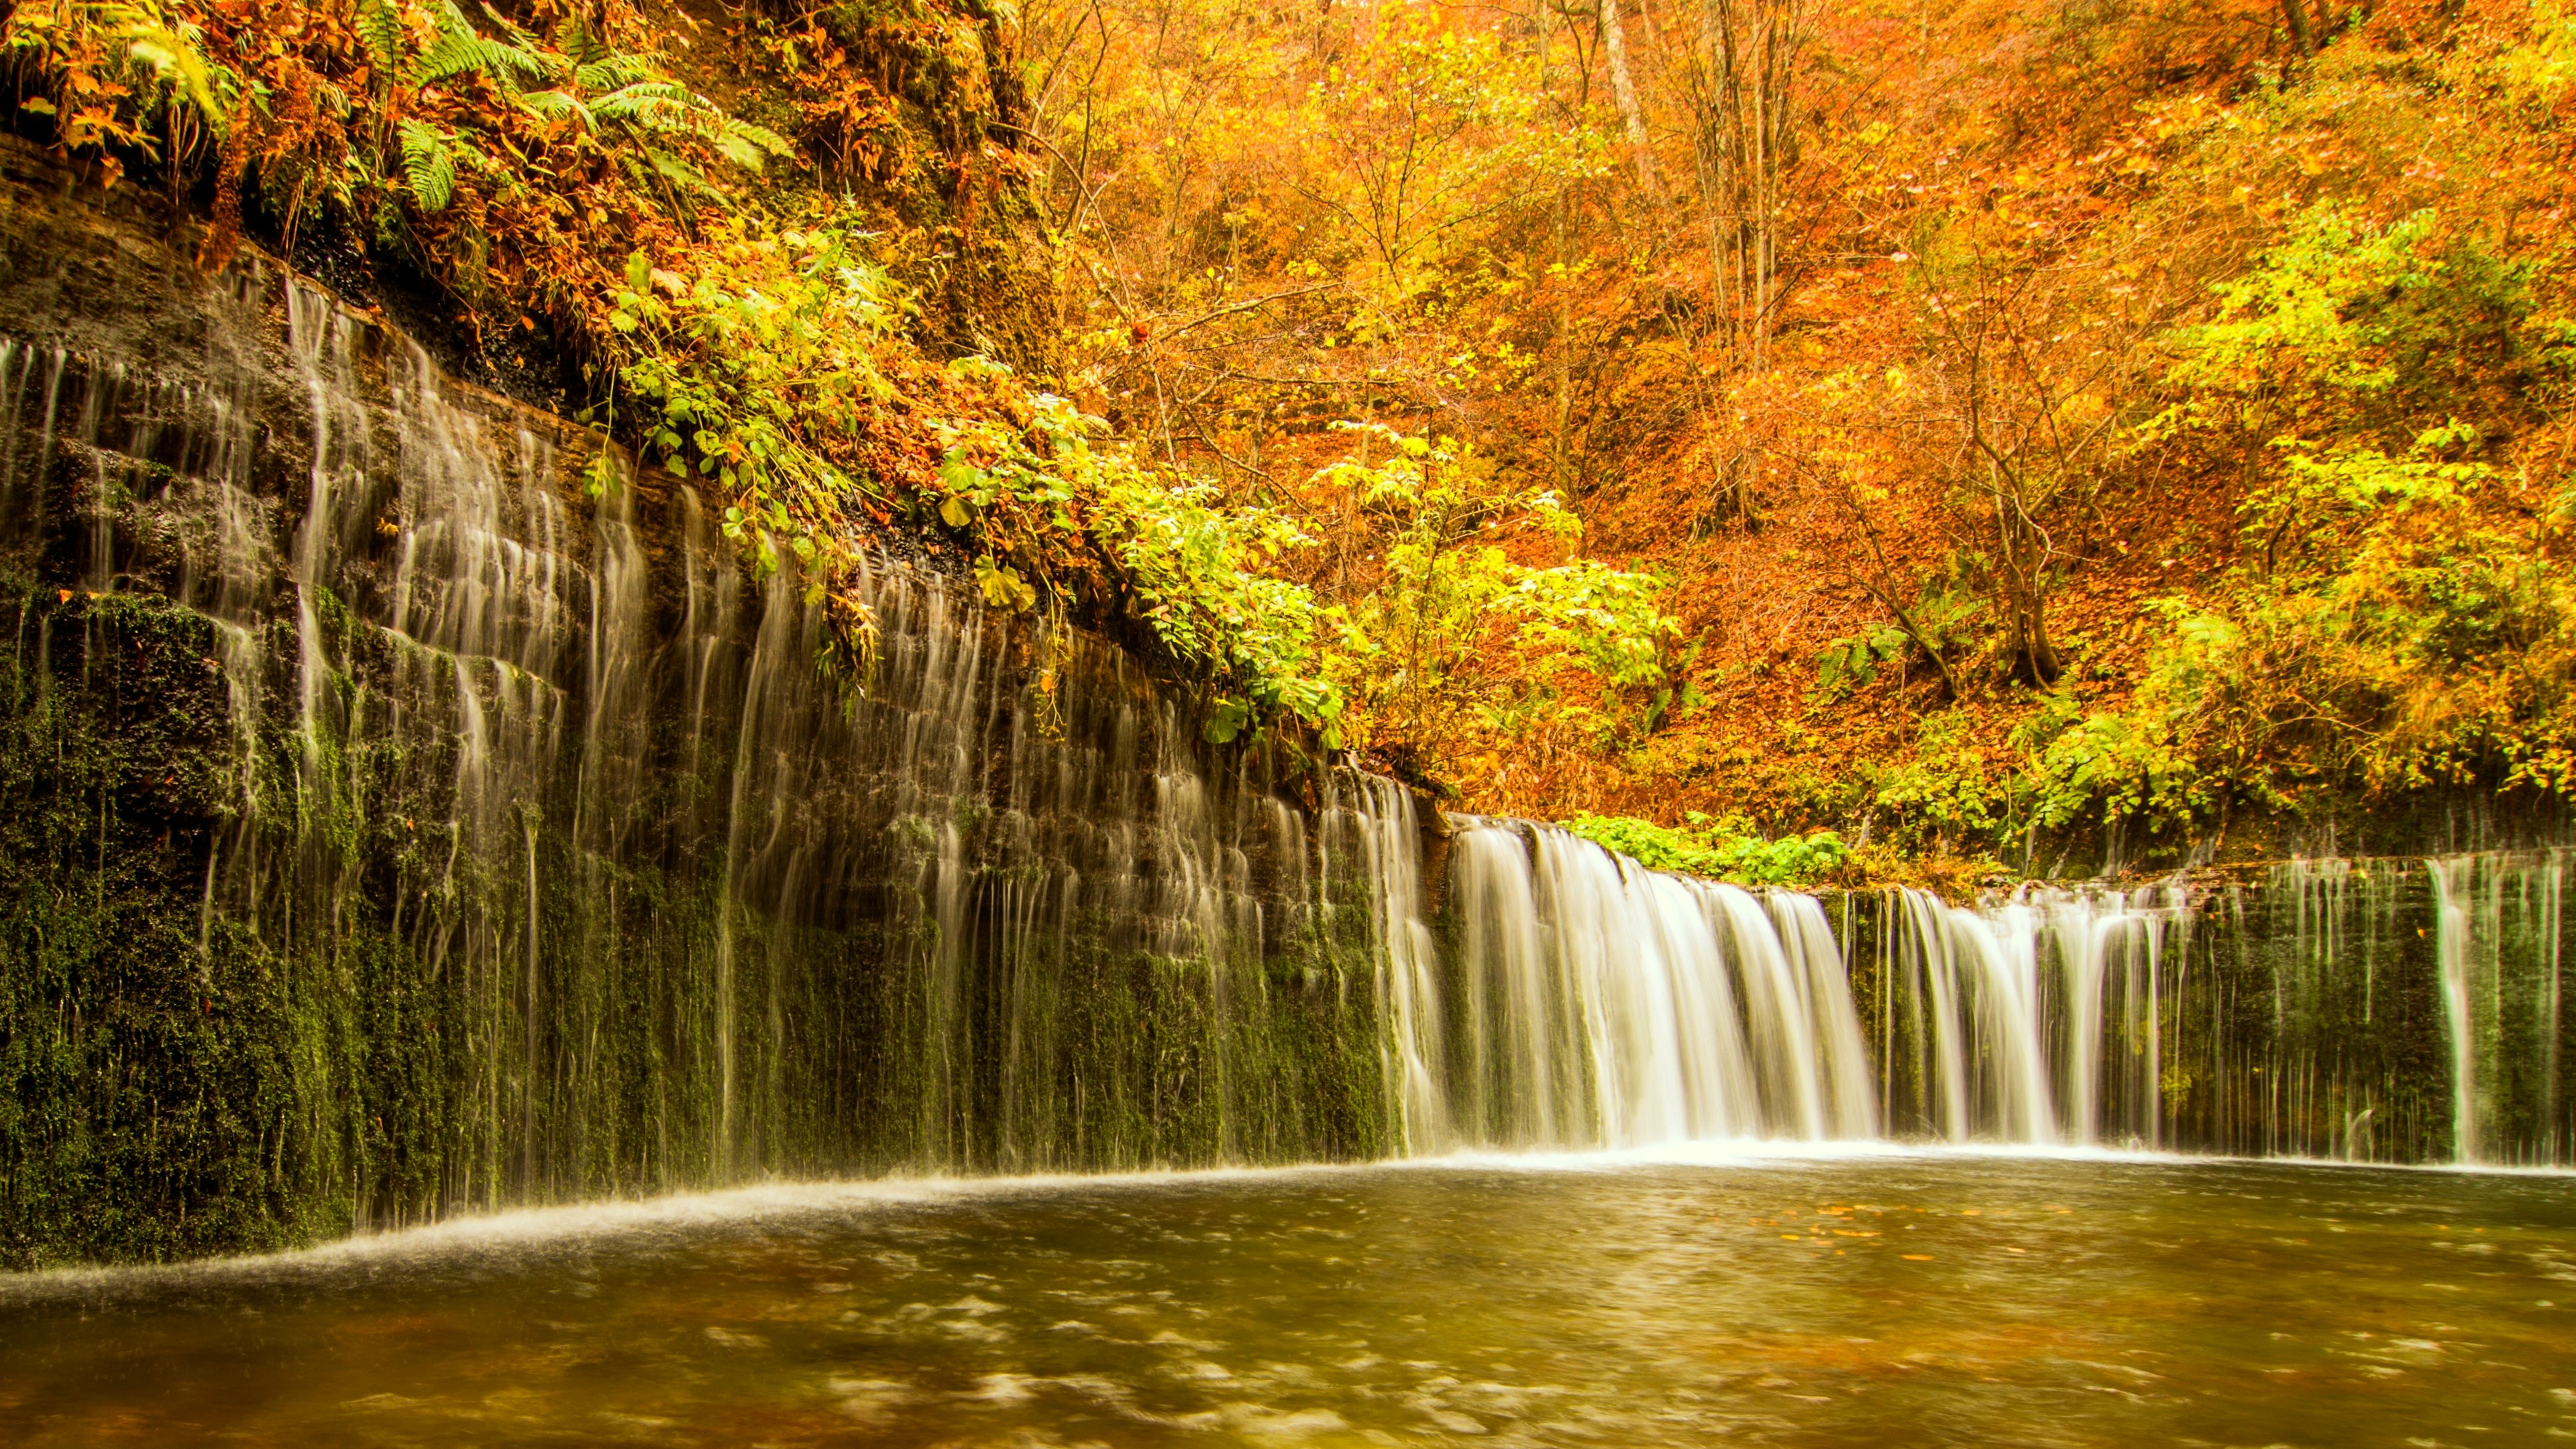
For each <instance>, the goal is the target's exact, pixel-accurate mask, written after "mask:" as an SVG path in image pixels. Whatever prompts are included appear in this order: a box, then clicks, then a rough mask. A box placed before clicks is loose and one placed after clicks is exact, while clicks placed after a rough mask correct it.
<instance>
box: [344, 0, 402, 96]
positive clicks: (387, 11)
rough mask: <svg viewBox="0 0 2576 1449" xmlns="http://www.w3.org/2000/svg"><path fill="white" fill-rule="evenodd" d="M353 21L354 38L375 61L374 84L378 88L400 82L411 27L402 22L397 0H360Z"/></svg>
mask: <svg viewBox="0 0 2576 1449" xmlns="http://www.w3.org/2000/svg"><path fill="white" fill-rule="evenodd" d="M357 24H358V38H359V40H361V41H363V42H364V43H365V44H366V47H367V58H368V59H369V60H371V61H373V62H374V64H375V70H376V84H377V85H378V86H379V87H382V88H390V87H392V86H395V85H398V84H401V83H402V82H403V80H404V68H405V67H406V66H407V65H408V64H409V63H410V60H411V27H409V26H407V25H405V24H404V23H403V13H402V6H401V4H400V3H399V0H361V3H360V4H359V6H358V15H357Z"/></svg>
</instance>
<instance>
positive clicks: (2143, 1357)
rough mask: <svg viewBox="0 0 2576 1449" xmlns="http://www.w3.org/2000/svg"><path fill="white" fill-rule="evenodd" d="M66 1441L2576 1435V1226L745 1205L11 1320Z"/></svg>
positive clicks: (2409, 1200)
mask: <svg viewBox="0 0 2576 1449" xmlns="http://www.w3.org/2000/svg"><path fill="white" fill-rule="evenodd" d="M0 1423H5V1424H7V1425H8V1426H9V1429H8V1437H10V1438H12V1439H13V1440H15V1441H17V1442H26V1443H35V1444H74V1443H80V1444H93V1443H115V1442H134V1443H150V1444H155V1445H175V1444H195V1443H211V1442H243V1441H249V1442H269V1443H276V1442H290V1441H296V1442H310V1443H324V1442H327V1443H336V1444H361V1445H375V1444H382V1445H397V1444H399V1445H448V1444H497V1445H515V1444H573V1443H582V1444H594V1443H601V1444H638V1445H651V1444H701V1443H721V1444H777V1445H806V1444H867V1445H911V1444H920V1445H947V1444H956V1445H964V1444H976V1445H982V1444H1007V1445H1024V1446H1048V1445H1087V1444H1098V1445H1112V1446H1122V1449H1123V1446H1153V1445H1228V1444H1247V1445H1252V1444H1308V1445H1359V1444H1381V1445H1383V1444H1397V1445H1408V1444H1432V1443H1445V1442H1453V1441H1454V1442H1476V1443H1491V1444H1526V1445H1550V1446H1559V1445H1573V1444H1599V1445H1615V1446H1641V1445H1700V1444H1712V1443H1749V1444H1785V1445H1829V1444H1830V1445H1840V1444H1854V1443H1956V1444H1991V1443H2010V1444H2068V1445H2074V1444H2132V1443H2134V1444H2150V1443H2152V1444H2168V1443H2180V1442H2202V1443H2213V1444H2245V1445H2269V1444H2295V1445H2320V1446H2322V1445H2370V1444H2389V1445H2400V1444H2413V1445H2422V1444H2429V1443H2444V1444H2505V1443H2536V1442H2542V1441H2545V1440H2549V1439H2553V1438H2571V1437H2576V1182H2571V1180H2570V1179H2569V1178H2567V1177H2564V1176H2554V1175H2546V1174H2512V1173H2465V1172H2448V1171H2417V1170H2398V1169H2386V1168H2362V1167H2344V1166H2328V1165H2312V1164H2293V1163H2279V1162H2237V1161H2208V1160H2200V1161H2195V1160H2187V1159H2170V1158H2167V1159H2155V1158H2118V1157H2110V1156H2066V1155H2060V1156H2047V1155H2029V1154H2021V1155H1978V1154H1973V1153H1962V1152H1940V1153H1928V1152H1927V1153H1906V1152H1902V1151H1894V1150H1884V1151H1873V1152H1865V1153H1860V1154H1853V1155H1828V1154H1819V1155H1814V1156H1803V1157H1802V1156H1794V1155H1792V1156H1745V1157H1733V1158H1729V1157H1725V1156H1723V1155H1717V1154H1713V1155H1711V1156H1709V1157H1706V1158H1698V1159H1673V1158H1664V1159H1659V1160H1646V1159H1638V1158H1617V1157H1568V1158H1555V1159H1535V1160H1496V1159H1488V1160H1453V1161H1445V1162H1436V1163H1423V1164H1411V1165H1403V1166H1384V1167H1359V1168H1308V1169H1290V1170H1280V1171H1261V1172H1239V1173H1235V1172H1217V1173H1205V1174H1185V1175H1174V1176H1161V1177H1131V1178H1091V1179H1080V1178H1072V1179H1051V1180H1019V1181H1008V1180H1004V1181H992V1182H982V1183H976V1182H960V1183H928V1184H854V1185H846V1186H832V1185H825V1186H810V1187H806V1186H800V1187H776V1188H764V1189H752V1190H746V1191H742V1192H736V1193H728V1194H719V1195H715V1196H709V1197H699V1198H682V1199H672V1200H667V1201H662V1202H652V1203H640V1204H627V1205H613V1206H604V1207H592V1208H571V1209H562V1210H552V1211H539V1212H529V1213H521V1214H515V1215H510V1216H506V1217H501V1218H494V1219H486V1220H481V1221H471V1222H463V1223H456V1224H450V1225H447V1226H443V1227H439V1228H434V1229H429V1230H424V1231H420V1232H415V1233H409V1234H400V1235H392V1236H387V1237H381V1238H375V1239H367V1240H361V1241H358V1242H353V1243H348V1244H343V1245H339V1246H337V1247H333V1248H327V1249H322V1250H319V1251H316V1252H311V1253H305V1254H297V1255H289V1256H285V1257H278V1258H268V1259H251V1260H236V1261H230V1262H218V1263H213V1264H201V1265H196V1266H191V1267H180V1268H161V1269H141V1270H132V1269H127V1270H109V1271H99V1272H84V1273H58V1274H46V1275H35V1276H27V1277H18V1278H0Z"/></svg>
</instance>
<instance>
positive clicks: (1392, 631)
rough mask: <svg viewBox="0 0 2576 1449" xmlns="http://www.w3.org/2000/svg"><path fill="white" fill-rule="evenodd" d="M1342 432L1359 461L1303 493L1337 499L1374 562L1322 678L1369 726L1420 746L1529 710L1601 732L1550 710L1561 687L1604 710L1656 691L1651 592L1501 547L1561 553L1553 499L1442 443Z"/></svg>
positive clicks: (1586, 565) (1659, 672)
mask: <svg viewBox="0 0 2576 1449" xmlns="http://www.w3.org/2000/svg"><path fill="white" fill-rule="evenodd" d="M1342 426H1343V427H1344V429H1345V430H1347V431H1351V432H1355V433H1358V434H1360V436H1361V437H1362V439H1363V440H1364V441H1363V444H1362V456H1361V457H1358V458H1353V459H1349V460H1346V461H1343V462H1340V463H1336V464H1333V465H1332V466H1330V467H1327V468H1325V469H1324V470H1322V472H1320V473H1319V474H1318V475H1317V476H1316V480H1315V481H1316V483H1317V484H1318V485H1319V486H1321V487H1323V488H1326V489H1334V490H1340V491H1342V492H1343V493H1344V494H1345V495H1346V496H1348V497H1349V498H1351V499H1352V500H1353V502H1354V503H1355V504H1356V506H1357V507H1358V508H1359V509H1360V510H1361V511H1362V512H1363V513H1364V514H1365V516H1366V517H1367V518H1368V519H1369V520H1370V521H1371V523H1372V525H1373V530H1374V533H1375V536H1376V539H1377V540H1378V542H1379V544H1380V546H1381V549H1382V552H1381V554H1380V556H1379V560H1378V562H1379V570H1378V574H1377V578H1376V580H1375V582H1374V584H1373V585H1372V586H1371V587H1369V588H1368V589H1367V590H1366V592H1364V593H1362V594H1361V595H1360V596H1358V597H1357V598H1356V599H1354V600H1353V601H1352V602H1351V603H1350V605H1349V611H1350V624H1351V628H1350V630H1349V632H1348V634H1347V635H1346V640H1347V643H1346V647H1345V649H1344V650H1343V651H1342V652H1341V654H1340V656H1339V658H1338V659H1337V662H1336V666H1335V668H1336V675H1335V677H1336V678H1337V679H1338V680H1339V681H1340V682H1341V684H1342V686H1343V687H1344V689H1345V690H1346V691H1347V692H1348V693H1349V694H1350V696H1351V698H1352V700H1353V702H1354V703H1355V704H1356V705H1357V706H1359V707H1360V709H1361V711H1362V712H1363V714H1364V716H1365V717H1366V718H1367V719H1368V720H1369V721H1370V722H1371V724H1373V725H1374V726H1377V727H1380V728H1383V729H1385V730H1387V731H1389V732H1391V733H1394V734H1397V735H1400V736H1402V737H1403V738H1405V739H1407V740H1412V741H1416V742H1421V741H1426V740H1435V739H1438V738H1439V737H1441V736H1443V735H1444V734H1448V733H1451V732H1453V731H1454V729H1455V727H1456V725H1457V724H1458V723H1459V722H1462V721H1464V722H1472V723H1473V724H1475V725H1477V726H1480V727H1482V728H1486V729H1504V728H1508V727H1509V726H1510V725H1511V724H1512V723H1513V722H1514V721H1516V720H1524V719H1526V718H1527V717H1528V715H1529V714H1530V713H1531V712H1532V710H1533V709H1534V707H1535V706H1537V705H1538V704H1541V703H1544V704H1546V705H1547V706H1549V707H1550V709H1551V710H1552V712H1554V713H1556V714H1558V715H1560V716H1562V717H1566V718H1572V719H1579V720H1581V721H1583V722H1585V723H1587V724H1588V725H1589V726H1590V727H1591V728H1593V729H1594V730H1595V731H1596V732H1601V733H1607V732H1608V731H1609V730H1610V729H1612V728H1614V727H1615V720H1614V719H1613V718H1612V717H1611V716H1610V715H1609V714H1608V713H1607V712H1605V711H1603V710H1600V709H1597V708H1591V707H1586V706H1581V705H1577V704H1574V703H1571V702H1566V701H1564V700H1563V691H1564V687H1565V685H1566V684H1567V683H1569V682H1570V680H1569V676H1571V675H1584V676H1589V677H1590V678H1591V679H1592V680H1594V681H1596V682H1597V683H1598V684H1599V685H1600V686H1602V687H1604V688H1605V689H1606V690H1607V691H1609V692H1610V693H1611V695H1612V696H1613V697H1616V696H1618V695H1619V694H1620V692H1622V691H1628V692H1639V693H1642V692H1644V691H1649V690H1651V689H1652V688H1653V687H1654V686H1656V685H1660V684H1662V683H1663V682H1664V680H1665V675H1666V670H1665V656H1666V652H1667V649H1668V648H1669V646H1670V644H1671V642H1672V641H1673V640H1674V639H1676V638H1677V637H1678V636H1679V634H1680V625H1679V624H1678V623H1677V622H1676V621H1675V620H1674V619H1673V618H1672V617H1671V616H1669V615H1667V614H1665V613H1663V612H1662V610H1661V609H1660V608H1659V607H1658V601H1659V600H1660V599H1661V597H1662V595H1663V593H1664V590H1665V583H1664V580H1663V579H1661V578H1659V577H1657V576H1655V575H1653V574H1647V573H1640V572H1636V571H1633V570H1628V569H1621V568H1616V567H1613V566H1611V565H1609V564H1607V563H1604V562H1602V561H1601V560H1598V559H1587V558H1580V557H1567V558H1564V559H1563V560H1562V561H1560V562H1557V563H1554V564H1545V565H1541V564H1526V563H1519V562H1515V561H1514V560H1513V558H1512V556H1511V552H1510V551H1509V550H1507V549H1506V548H1505V547H1504V546H1503V542H1502V540H1504V539H1506V538H1511V537H1518V538H1521V539H1532V538H1535V539H1538V540H1543V541H1544V544H1545V546H1546V547H1549V548H1552V549H1562V550H1565V551H1567V552H1569V553H1570V551H1571V549H1572V548H1573V546H1574V545H1575V544H1576V543H1577V542H1578V541H1579V540H1580V538H1581V536H1582V524H1581V523H1580V521H1579V520H1577V519H1576V518H1575V516H1574V514H1573V512H1572V511H1571V510H1569V509H1568V508H1566V506H1565V504H1564V501H1563V500H1562V499H1560V498H1558V497H1557V496H1556V494H1555V493H1553V492H1551V491H1549V490H1547V489H1544V488H1536V487H1531V486H1527V485H1525V484H1520V483H1516V482H1514V481H1512V480H1511V479H1509V478H1507V477H1505V476H1504V475H1502V474H1501V473H1500V472H1499V471H1498V470H1497V469H1496V468H1495V467H1494V465H1493V462H1492V460H1491V459H1489V458H1487V457H1486V456H1485V455H1483V454H1481V453H1479V452H1478V451H1477V450H1475V449H1474V448H1473V447H1470V446H1466V445H1463V444H1460V443H1457V442H1455V441H1453V440H1449V439H1439V440H1434V439H1431V438H1425V437H1418V436H1411V435H1406V434H1401V433H1397V432H1395V431H1394V430H1392V429H1389V428H1385V427H1382V426H1375V425H1370V426H1362V425H1358V424H1343V425H1342ZM1372 451H1374V452H1375V453H1376V455H1377V456H1376V457H1375V459H1374V460H1371V459H1370V458H1369V457H1368V456H1367V455H1368V454H1369V453H1370V452H1372ZM1525 546H1526V545H1525Z"/></svg>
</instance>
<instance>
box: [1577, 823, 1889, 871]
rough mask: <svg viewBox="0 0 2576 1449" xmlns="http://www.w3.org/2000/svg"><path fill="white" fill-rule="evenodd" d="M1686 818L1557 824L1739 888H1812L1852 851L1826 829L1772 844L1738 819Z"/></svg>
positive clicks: (1648, 860)
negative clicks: (1682, 821)
mask: <svg viewBox="0 0 2576 1449" xmlns="http://www.w3.org/2000/svg"><path fill="white" fill-rule="evenodd" d="M1687 818H1688V820H1689V821H1690V824H1689V825H1688V826H1687V827H1678V828H1677V827H1674V826H1669V825H1657V824H1655V823H1654V822H1652V821H1649V820H1639V819H1637V818H1635V817H1633V816H1625V815H1577V816H1576V817H1574V818H1573V819H1572V820H1567V821H1563V822H1560V823H1561V824H1562V825H1563V827H1564V828H1565V829H1567V830H1570V831H1572V832H1573V833H1575V834H1576V835H1579V836H1582V837H1583V838H1584V839H1586V840H1589V841H1591V842H1593V843H1594V844H1596V845H1600V846H1603V847H1605V848H1607V849H1610V850H1614V851H1617V852H1618V853H1619V854H1621V855H1625V856H1630V857H1632V858H1634V859H1635V860H1636V862H1637V863H1638V864H1639V865H1642V866H1644V867H1646V868H1647V869H1649V870H1665V871H1672V872H1675V873H1677V874H1680V875H1695V876H1701V877H1705V878H1707V879H1710V880H1723V881H1734V882H1736V883H1738V884H1742V885H1774V886H1804V885H1813V884H1815V883H1817V882H1818V881H1822V880H1825V879H1827V878H1829V877H1831V876H1832V875H1833V874H1835V873H1836V872H1837V871H1839V870H1841V869H1842V868H1843V866H1844V865H1845V864H1846V863H1847V862H1849V861H1850V859H1851V847H1849V846H1847V845H1845V844H1844V843H1843V841H1842V837H1840V836H1838V835H1836V834H1834V832H1832V831H1830V830H1818V831H1813V832H1811V833H1809V834H1806V835H1803V836H1801V835H1784V836H1781V837H1780V838H1779V839H1776V840H1772V839H1766V838H1765V837H1763V836H1761V835H1758V834H1755V833H1753V831H1752V830H1751V829H1750V827H1749V825H1748V824H1747V822H1745V821H1743V820H1741V819H1736V818H1729V819H1723V820H1720V819H1715V818H1712V817H1710V816H1707V815H1704V814H1701V813H1700V812H1698V811H1692V812H1690V814H1689V815H1688V817H1687Z"/></svg>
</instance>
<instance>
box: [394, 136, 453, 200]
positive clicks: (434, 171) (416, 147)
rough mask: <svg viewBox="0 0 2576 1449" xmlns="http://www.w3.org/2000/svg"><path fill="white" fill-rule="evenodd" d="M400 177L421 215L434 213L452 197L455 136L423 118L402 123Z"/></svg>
mask: <svg viewBox="0 0 2576 1449" xmlns="http://www.w3.org/2000/svg"><path fill="white" fill-rule="evenodd" d="M402 160H403V178H404V179H405V180H406V181H408V182H410V183H411V194H412V199H413V200H415V201H417V202H419V203H420V211H421V214H422V215H423V216H436V215H437V214H438V213H440V212H442V211H445V210H446V209H447V204H448V203H449V202H451V201H453V200H455V199H456V148H455V138H454V137H453V136H452V135H450V134H449V133H448V132H447V130H446V129H445V128H443V127H440V126H433V125H430V124H429V123H427V122H425V121H409V120H407V121H404V122H403V123H402Z"/></svg>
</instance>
